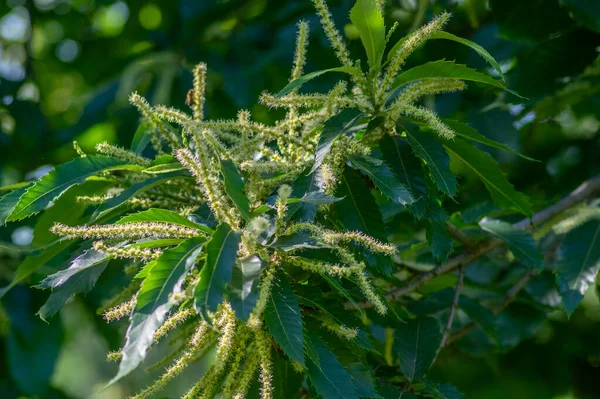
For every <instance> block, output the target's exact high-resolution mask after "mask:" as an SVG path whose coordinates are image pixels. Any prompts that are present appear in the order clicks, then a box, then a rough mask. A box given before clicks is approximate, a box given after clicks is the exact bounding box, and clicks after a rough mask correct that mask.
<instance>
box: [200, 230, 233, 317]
mask: <svg viewBox="0 0 600 399" xmlns="http://www.w3.org/2000/svg"><path fill="white" fill-rule="evenodd" d="M240 236H241V234H240V233H239V232H237V231H233V230H232V229H231V227H229V225H227V224H225V223H222V224H220V225H219V226H218V227H217V229H216V230H215V233H214V234H213V236H212V238H211V239H210V241H209V242H208V244H206V262H205V263H204V267H203V268H202V271H201V272H200V282H199V283H198V285H196V289H195V291H194V298H195V300H194V307H195V308H196V311H197V312H198V313H200V314H201V315H202V316H203V317H204V319H205V320H209V317H208V312H214V311H216V310H217V306H218V305H219V304H220V303H221V302H223V296H224V295H225V289H226V286H227V283H229V281H230V280H231V274H232V272H233V264H234V263H235V259H236V257H237V252H238V247H239V245H240Z"/></svg>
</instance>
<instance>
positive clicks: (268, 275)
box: [248, 265, 276, 329]
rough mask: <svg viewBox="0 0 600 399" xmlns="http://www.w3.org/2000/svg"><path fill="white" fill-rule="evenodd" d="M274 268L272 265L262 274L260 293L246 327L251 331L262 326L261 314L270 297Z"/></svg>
mask: <svg viewBox="0 0 600 399" xmlns="http://www.w3.org/2000/svg"><path fill="white" fill-rule="evenodd" d="M275 271H276V269H275V267H273V266H272V265H271V266H270V267H269V268H268V269H267V270H266V271H265V272H264V273H263V277H262V281H261V284H260V293H259V296H258V301H257V302H256V305H255V306H254V310H253V311H252V314H251V315H250V318H249V319H248V326H249V327H250V328H253V329H258V328H260V327H261V325H262V314H263V312H264V311H265V307H266V306H267V302H268V301H269V297H270V296H271V289H272V288H273V280H274V278H275Z"/></svg>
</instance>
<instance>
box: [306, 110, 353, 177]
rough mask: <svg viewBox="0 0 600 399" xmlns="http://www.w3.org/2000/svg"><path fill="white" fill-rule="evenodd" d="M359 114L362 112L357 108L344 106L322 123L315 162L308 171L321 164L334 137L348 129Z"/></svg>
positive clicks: (315, 168)
mask: <svg viewBox="0 0 600 399" xmlns="http://www.w3.org/2000/svg"><path fill="white" fill-rule="evenodd" d="M361 116H362V113H361V112H360V111H359V110H357V109H351V108H346V109H344V110H342V112H340V113H339V114H337V115H335V116H333V117H331V118H329V120H327V122H325V123H324V124H323V130H322V131H321V135H320V136H319V142H318V143H317V152H316V154H315V163H314V165H313V167H312V169H311V171H310V173H313V172H314V171H315V170H317V168H318V167H319V166H321V164H322V163H323V160H324V159H325V156H326V155H327V154H328V153H329V150H330V149H331V146H332V145H333V142H334V141H335V139H337V138H338V137H339V136H341V135H342V134H344V133H346V132H347V131H348V130H350V128H352V127H353V126H354V125H355V124H356V122H357V121H358V120H359V119H360V117H361Z"/></svg>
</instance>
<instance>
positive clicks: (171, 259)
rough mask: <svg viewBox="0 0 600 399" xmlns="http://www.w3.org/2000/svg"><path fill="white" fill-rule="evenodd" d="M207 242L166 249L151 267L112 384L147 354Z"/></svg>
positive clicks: (196, 239) (197, 240) (197, 239)
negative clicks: (173, 297) (157, 331)
mask: <svg viewBox="0 0 600 399" xmlns="http://www.w3.org/2000/svg"><path fill="white" fill-rule="evenodd" d="M204 242H205V239H204V238H202V237H194V238H190V239H188V240H185V241H184V242H182V243H181V244H180V245H179V246H177V247H175V248H173V249H167V250H165V251H164V252H163V253H162V255H161V256H160V257H159V258H158V259H157V260H156V261H155V264H154V266H153V267H152V269H150V270H149V273H148V275H147V276H146V278H145V279H144V281H143V283H142V287H141V288H140V291H139V293H138V296H137V303H136V306H135V309H134V310H133V313H132V315H131V322H130V324H129V328H128V329H127V333H126V337H127V338H126V341H125V346H124V347H123V358H122V360H121V363H120V364H119V371H118V373H117V375H116V376H115V377H114V378H113V379H112V380H111V381H110V382H109V385H111V384H114V383H115V382H116V381H118V380H120V379H121V378H123V377H124V376H126V375H127V374H129V373H130V372H131V371H132V370H134V369H135V368H136V367H137V366H138V365H139V364H140V363H141V362H142V361H143V360H144V358H145V357H146V353H147V351H148V348H149V347H150V345H151V344H152V342H153V339H154V333H155V332H156V330H157V329H158V328H159V327H160V326H161V325H162V323H163V322H164V321H165V318H166V316H167V313H168V312H169V310H171V308H172V307H173V306H174V305H175V302H174V301H173V299H171V296H172V295H173V294H177V293H179V292H181V285H182V284H183V280H184V279H185V276H186V275H187V274H188V273H189V272H190V270H192V268H193V267H194V264H195V263H196V259H197V258H198V255H200V251H201V250H202V246H203V244H204Z"/></svg>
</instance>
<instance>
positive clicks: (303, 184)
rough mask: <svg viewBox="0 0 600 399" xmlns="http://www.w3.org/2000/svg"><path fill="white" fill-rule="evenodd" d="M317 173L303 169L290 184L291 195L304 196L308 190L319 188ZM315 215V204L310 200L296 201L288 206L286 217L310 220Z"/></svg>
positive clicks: (316, 190) (304, 220)
mask: <svg viewBox="0 0 600 399" xmlns="http://www.w3.org/2000/svg"><path fill="white" fill-rule="evenodd" d="M318 176H319V173H308V170H303V171H302V173H300V175H299V176H298V177H297V178H296V181H294V184H293V185H292V197H296V198H298V197H304V196H305V195H306V194H308V193H310V192H318V191H319V190H320V188H319V185H318V184H317V183H318ZM315 216H317V205H316V204H312V203H310V202H296V203H291V204H289V206H288V210H287V212H286V218H288V219H289V220H292V221H295V222H312V221H313V220H314V219H315Z"/></svg>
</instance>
